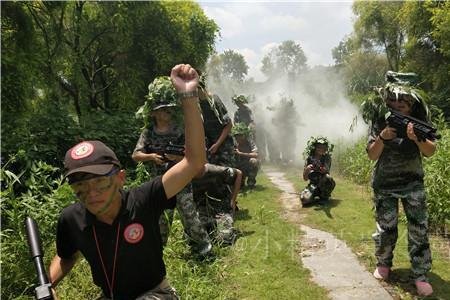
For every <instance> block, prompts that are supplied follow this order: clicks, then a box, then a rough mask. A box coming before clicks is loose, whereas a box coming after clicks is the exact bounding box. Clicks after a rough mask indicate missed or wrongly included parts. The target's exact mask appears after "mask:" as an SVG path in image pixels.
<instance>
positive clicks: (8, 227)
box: [1, 151, 73, 299]
mask: <svg viewBox="0 0 450 300" xmlns="http://www.w3.org/2000/svg"><path fill="white" fill-rule="evenodd" d="M23 160H26V157H25V155H24V152H23V151H22V152H19V153H18V154H17V155H14V156H12V158H11V159H10V160H9V161H8V162H7V163H5V164H4V165H3V166H2V168H1V186H2V191H1V210H2V229H1V238H2V243H1V252H2V261H1V267H2V292H1V293H2V299H17V298H18V297H19V296H20V297H21V296H23V295H26V294H28V295H31V293H32V291H31V290H30V288H31V287H32V286H34V285H35V278H36V274H35V271H34V268H33V264H32V263H31V261H30V256H29V250H28V246H27V241H26V237H25V233H24V231H25V230H24V227H25V226H24V220H25V218H26V217H27V216H30V217H32V218H33V219H35V220H36V222H37V223H38V224H39V230H40V233H41V238H42V241H43V249H46V250H47V249H51V248H52V247H53V241H54V236H55V232H56V222H57V216H58V214H59V211H60V210H61V208H62V207H63V206H65V205H67V204H68V203H70V202H71V201H72V200H73V193H72V191H71V190H70V188H69V187H68V185H67V184H62V177H61V176H59V177H57V176H55V173H57V170H58V168H55V167H53V166H50V165H48V164H46V163H43V162H41V161H38V162H29V161H23ZM13 163H20V164H21V165H29V168H26V169H24V170H23V171H22V172H21V173H20V174H14V173H13V172H11V171H10V170H8V167H10V166H11V165H12V164H13ZM55 178H56V179H55ZM48 258H49V257H47V259H48Z"/></svg>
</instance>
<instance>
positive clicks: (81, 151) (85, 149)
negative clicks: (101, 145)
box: [70, 142, 94, 159]
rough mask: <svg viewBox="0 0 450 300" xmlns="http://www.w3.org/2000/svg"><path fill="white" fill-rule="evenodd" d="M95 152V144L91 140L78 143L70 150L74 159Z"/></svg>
mask: <svg viewBox="0 0 450 300" xmlns="http://www.w3.org/2000/svg"><path fill="white" fill-rule="evenodd" d="M92 152H94V145H92V144H91V143H89V142H82V143H79V144H78V145H76V146H75V147H74V148H73V149H72V151H71V152H70V156H71V157H72V159H82V158H85V157H88V156H89V155H91V154H92Z"/></svg>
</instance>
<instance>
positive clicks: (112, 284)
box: [92, 222, 120, 300]
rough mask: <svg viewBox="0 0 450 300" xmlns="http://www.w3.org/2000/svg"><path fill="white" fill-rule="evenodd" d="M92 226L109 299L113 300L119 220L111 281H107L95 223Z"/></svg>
mask: <svg viewBox="0 0 450 300" xmlns="http://www.w3.org/2000/svg"><path fill="white" fill-rule="evenodd" d="M92 228H93V231H94V239H95V245H96V246H97V252H98V256H99V257H100V262H101V263H102V268H103V273H104V274H105V278H106V283H107V284H108V287H109V293H110V297H111V300H114V294H113V289H114V280H115V279H116V278H115V277H116V259H117V249H118V248H119V236H120V234H119V233H120V222H119V223H118V224H117V236H116V249H115V251H114V260H113V271H112V276H111V282H110V281H109V277H108V273H107V272H106V268H105V263H104V262H103V257H102V252H101V251H100V246H99V244H98V240H97V232H96V231H95V225H94V226H93V227H92Z"/></svg>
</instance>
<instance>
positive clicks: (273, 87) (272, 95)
mask: <svg viewBox="0 0 450 300" xmlns="http://www.w3.org/2000/svg"><path fill="white" fill-rule="evenodd" d="M210 81H211V79H210ZM208 86H209V90H210V91H211V92H213V93H216V94H218V95H219V96H220V98H221V99H222V101H223V102H224V104H225V106H226V107H227V109H228V112H229V114H230V117H231V118H232V119H233V115H234V112H235V111H236V109H237V107H236V106H235V105H234V104H233V103H232V102H231V97H232V96H233V95H235V94H246V95H253V96H254V98H253V101H251V102H250V103H249V105H248V106H249V107H250V108H251V109H252V111H253V114H254V118H255V123H256V124H257V126H258V125H261V124H263V126H264V128H265V129H266V130H267V131H268V132H269V134H271V135H272V136H279V135H280V133H279V132H277V131H276V129H275V126H273V124H272V119H273V117H274V111H271V110H270V109H268V108H274V107H277V105H278V104H279V102H280V100H281V98H282V97H287V98H291V99H293V102H294V108H295V109H296V111H297V113H298V115H299V118H298V120H297V122H296V124H295V125H293V126H292V127H291V128H289V129H288V130H289V132H290V134H292V135H295V136H296V145H295V163H302V162H303V158H302V152H303V150H304V148H305V147H306V143H307V141H308V139H309V138H310V137H311V136H325V137H327V138H328V139H329V140H330V142H332V143H333V144H335V145H336V144H340V145H342V144H344V145H351V144H353V143H354V142H355V141H357V140H358V139H359V138H361V137H362V136H363V135H365V134H366V133H367V127H366V126H365V124H363V122H357V123H356V124H354V126H353V129H352V131H350V127H351V126H352V124H353V122H354V120H355V117H356V118H357V119H358V120H362V118H361V116H360V115H359V112H358V107H357V106H356V105H354V104H352V103H351V102H350V100H349V98H348V96H346V93H345V86H344V84H343V82H342V80H341V77H340V76H339V74H338V73H337V72H336V71H335V69H334V68H331V67H316V68H314V69H312V70H309V71H307V72H306V73H305V74H303V75H302V76H300V77H299V78H298V79H296V80H292V79H291V80H289V79H288V76H287V75H284V74H280V76H277V77H276V79H274V80H267V81H266V82H262V83H255V82H245V83H236V82H231V81H230V80H227V79H223V80H220V81H219V82H216V81H211V82H210V83H209V85H208ZM288 144H289V143H288V142H286V145H288ZM278 146H280V147H283V146H284V145H278Z"/></svg>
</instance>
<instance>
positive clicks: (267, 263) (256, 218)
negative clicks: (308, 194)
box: [220, 174, 328, 299]
mask: <svg viewBox="0 0 450 300" xmlns="http://www.w3.org/2000/svg"><path fill="white" fill-rule="evenodd" d="M279 196H280V191H279V190H277V189H275V188H274V187H273V185H272V184H271V183H270V182H269V180H268V179H267V177H266V176H265V175H264V174H261V175H259V176H258V184H257V187H256V189H255V190H253V191H251V192H247V193H243V194H241V195H240V196H239V199H238V202H239V207H240V211H239V212H238V213H237V215H236V224H235V225H236V227H237V228H238V229H239V230H240V232H241V236H240V237H239V239H238V241H237V243H236V245H235V246H234V247H232V248H230V250H229V254H228V255H227V257H226V258H225V259H224V262H225V264H226V265H227V266H228V267H227V269H226V274H227V277H226V278H225V279H224V280H223V281H222V283H221V284H220V286H224V287H225V289H226V290H228V291H232V293H233V297H232V299H328V298H327V292H326V290H325V289H323V288H321V287H319V286H318V285H316V284H315V283H313V282H311V280H310V274H309V271H308V270H306V269H305V268H303V267H302V265H301V263H300V258H299V255H298V253H299V243H298V239H299V234H300V233H299V231H298V229H297V228H296V226H294V225H292V224H289V223H287V222H286V221H285V220H283V219H282V218H281V217H280V215H281V210H282V209H281V208H280V203H279V202H278V201H277V199H278V198H279Z"/></svg>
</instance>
